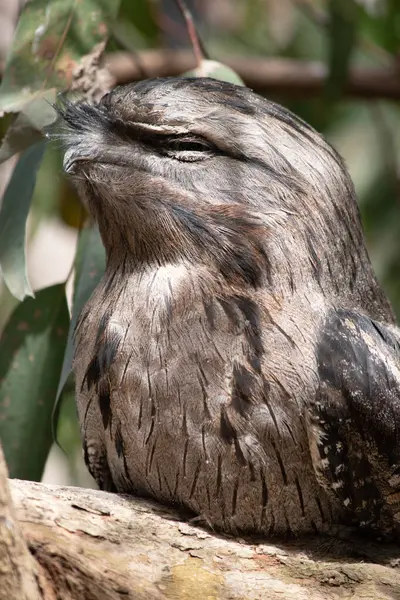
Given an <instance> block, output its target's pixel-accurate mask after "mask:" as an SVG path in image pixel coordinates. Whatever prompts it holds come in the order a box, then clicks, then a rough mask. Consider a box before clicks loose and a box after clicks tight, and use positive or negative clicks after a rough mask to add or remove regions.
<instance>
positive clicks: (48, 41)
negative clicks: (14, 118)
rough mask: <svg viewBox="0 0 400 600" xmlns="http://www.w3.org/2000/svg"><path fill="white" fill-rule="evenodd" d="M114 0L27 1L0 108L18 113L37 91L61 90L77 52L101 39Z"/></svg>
mask: <svg viewBox="0 0 400 600" xmlns="http://www.w3.org/2000/svg"><path fill="white" fill-rule="evenodd" d="M118 8H119V0H84V1H80V0H31V1H30V2H28V3H27V4H26V5H25V8H24V10H23V12H22V14H21V16H20V18H19V21H18V26H17V29H16V32H15V36H14V41H13V45H12V49H11V52H10V54H9V56H8V59H7V63H6V68H5V72H4V75H3V80H2V83H1V86H0V109H2V110H4V111H12V112H18V111H19V110H21V108H22V107H23V106H25V105H26V104H27V103H28V102H30V101H31V100H32V99H33V98H34V97H35V95H36V92H38V91H39V90H48V89H50V88H55V89H57V90H59V89H67V88H68V87H69V85H70V84H71V80H72V73H73V71H74V69H75V68H76V67H77V66H78V65H79V64H80V62H81V59H82V57H84V56H85V55H87V54H89V53H90V52H91V50H92V49H93V47H94V46H95V45H96V44H98V43H100V42H102V41H104V40H105V39H106V37H107V33H108V25H109V23H110V21H112V20H113V19H115V17H116V15H117V13H118Z"/></svg>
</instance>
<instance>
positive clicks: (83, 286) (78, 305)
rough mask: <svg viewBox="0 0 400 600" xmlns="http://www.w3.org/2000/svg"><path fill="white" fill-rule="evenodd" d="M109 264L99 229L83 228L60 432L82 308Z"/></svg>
mask: <svg viewBox="0 0 400 600" xmlns="http://www.w3.org/2000/svg"><path fill="white" fill-rule="evenodd" d="M105 265H106V256H105V250H104V246H103V243H102V241H101V237H100V234H99V230H98V229H97V227H92V228H90V229H83V230H82V231H81V234H80V236H79V242H78V248H77V253H76V259H75V288H74V294H73V300H72V315H71V322H70V325H69V331H68V339H67V345H66V348H65V354H64V360H63V365H62V369H61V375H60V381H59V384H58V389H57V396H56V403H55V406H54V413H53V428H54V431H56V426H57V420H58V414H59V410H60V399H61V395H62V392H63V389H64V386H65V384H66V382H67V380H68V377H69V375H70V373H71V369H72V359H73V352H74V330H75V325H76V323H77V320H78V317H79V315H80V313H81V310H82V308H83V307H84V306H85V304H86V302H87V301H88V300H89V298H90V296H91V295H92V292H93V290H94V289H95V287H96V286H97V284H98V283H99V281H100V279H101V278H102V276H103V274H104V270H105Z"/></svg>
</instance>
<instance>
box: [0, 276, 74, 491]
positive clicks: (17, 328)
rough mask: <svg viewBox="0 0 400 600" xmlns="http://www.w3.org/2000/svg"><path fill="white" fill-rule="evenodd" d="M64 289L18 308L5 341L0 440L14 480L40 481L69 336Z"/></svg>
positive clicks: (0, 367) (0, 361)
mask: <svg viewBox="0 0 400 600" xmlns="http://www.w3.org/2000/svg"><path fill="white" fill-rule="evenodd" d="M68 323H69V313H68V306H67V302H66V298H65V286H64V285H63V284H58V285H54V286H52V287H48V288H45V289H42V290H40V291H39V292H37V295H36V298H34V299H33V298H28V299H26V300H25V301H24V302H23V303H22V304H19V305H18V306H17V308H16V309H15V311H14V312H13V314H12V315H11V318H10V320H9V321H8V324H7V325H6V328H5V330H4V333H3V335H2V337H1V340H0V438H1V442H2V445H3V448H4V452H5V456H6V461H7V464H8V468H9V471H10V476H11V477H18V478H20V479H30V480H32V481H39V480H40V478H41V476H42V473H43V469H44V465H45V462H46V458H47V455H48V452H49V449H50V446H51V444H52V441H53V439H52V432H51V414H52V409H53V406H54V400H55V396H56V391H57V385H58V380H59V377H60V371H61V366H62V361H63V356H64V350H65V344H66V340H67V334H68Z"/></svg>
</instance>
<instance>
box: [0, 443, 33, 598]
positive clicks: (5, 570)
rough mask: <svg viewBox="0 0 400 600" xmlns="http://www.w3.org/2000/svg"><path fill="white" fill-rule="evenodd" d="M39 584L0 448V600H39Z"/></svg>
mask: <svg viewBox="0 0 400 600" xmlns="http://www.w3.org/2000/svg"><path fill="white" fill-rule="evenodd" d="M40 580H41V574H40V568H39V565H38V564H37V563H36V561H35V560H34V559H33V557H32V555H31V554H30V552H29V550H28V546H27V544H26V541H25V539H24V536H23V533H22V531H21V527H20V525H19V523H18V521H17V519H16V515H15V510H14V507H13V504H12V500H11V495H10V490H9V487H8V483H7V467H6V462H5V460H4V454H3V450H2V448H1V445H0V600H39V599H40V598H42V593H41V584H40V583H41V582H40Z"/></svg>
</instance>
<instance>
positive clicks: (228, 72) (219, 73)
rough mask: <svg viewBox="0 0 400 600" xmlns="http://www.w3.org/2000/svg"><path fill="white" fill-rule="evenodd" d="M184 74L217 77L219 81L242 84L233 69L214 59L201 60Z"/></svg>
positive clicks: (187, 75)
mask: <svg viewBox="0 0 400 600" xmlns="http://www.w3.org/2000/svg"><path fill="white" fill-rule="evenodd" d="M184 76H186V77H212V78H213V79H219V80H220V81H228V82H229V83H235V84H236V85H244V83H243V81H242V80H241V79H240V77H239V75H238V74H237V73H235V71H234V70H233V69H231V68H229V67H227V66H226V65H223V64H222V63H220V62H217V61H216V60H202V61H201V64H200V65H199V66H198V67H196V68H195V69H192V70H191V71H187V72H186V73H185V74H184Z"/></svg>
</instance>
